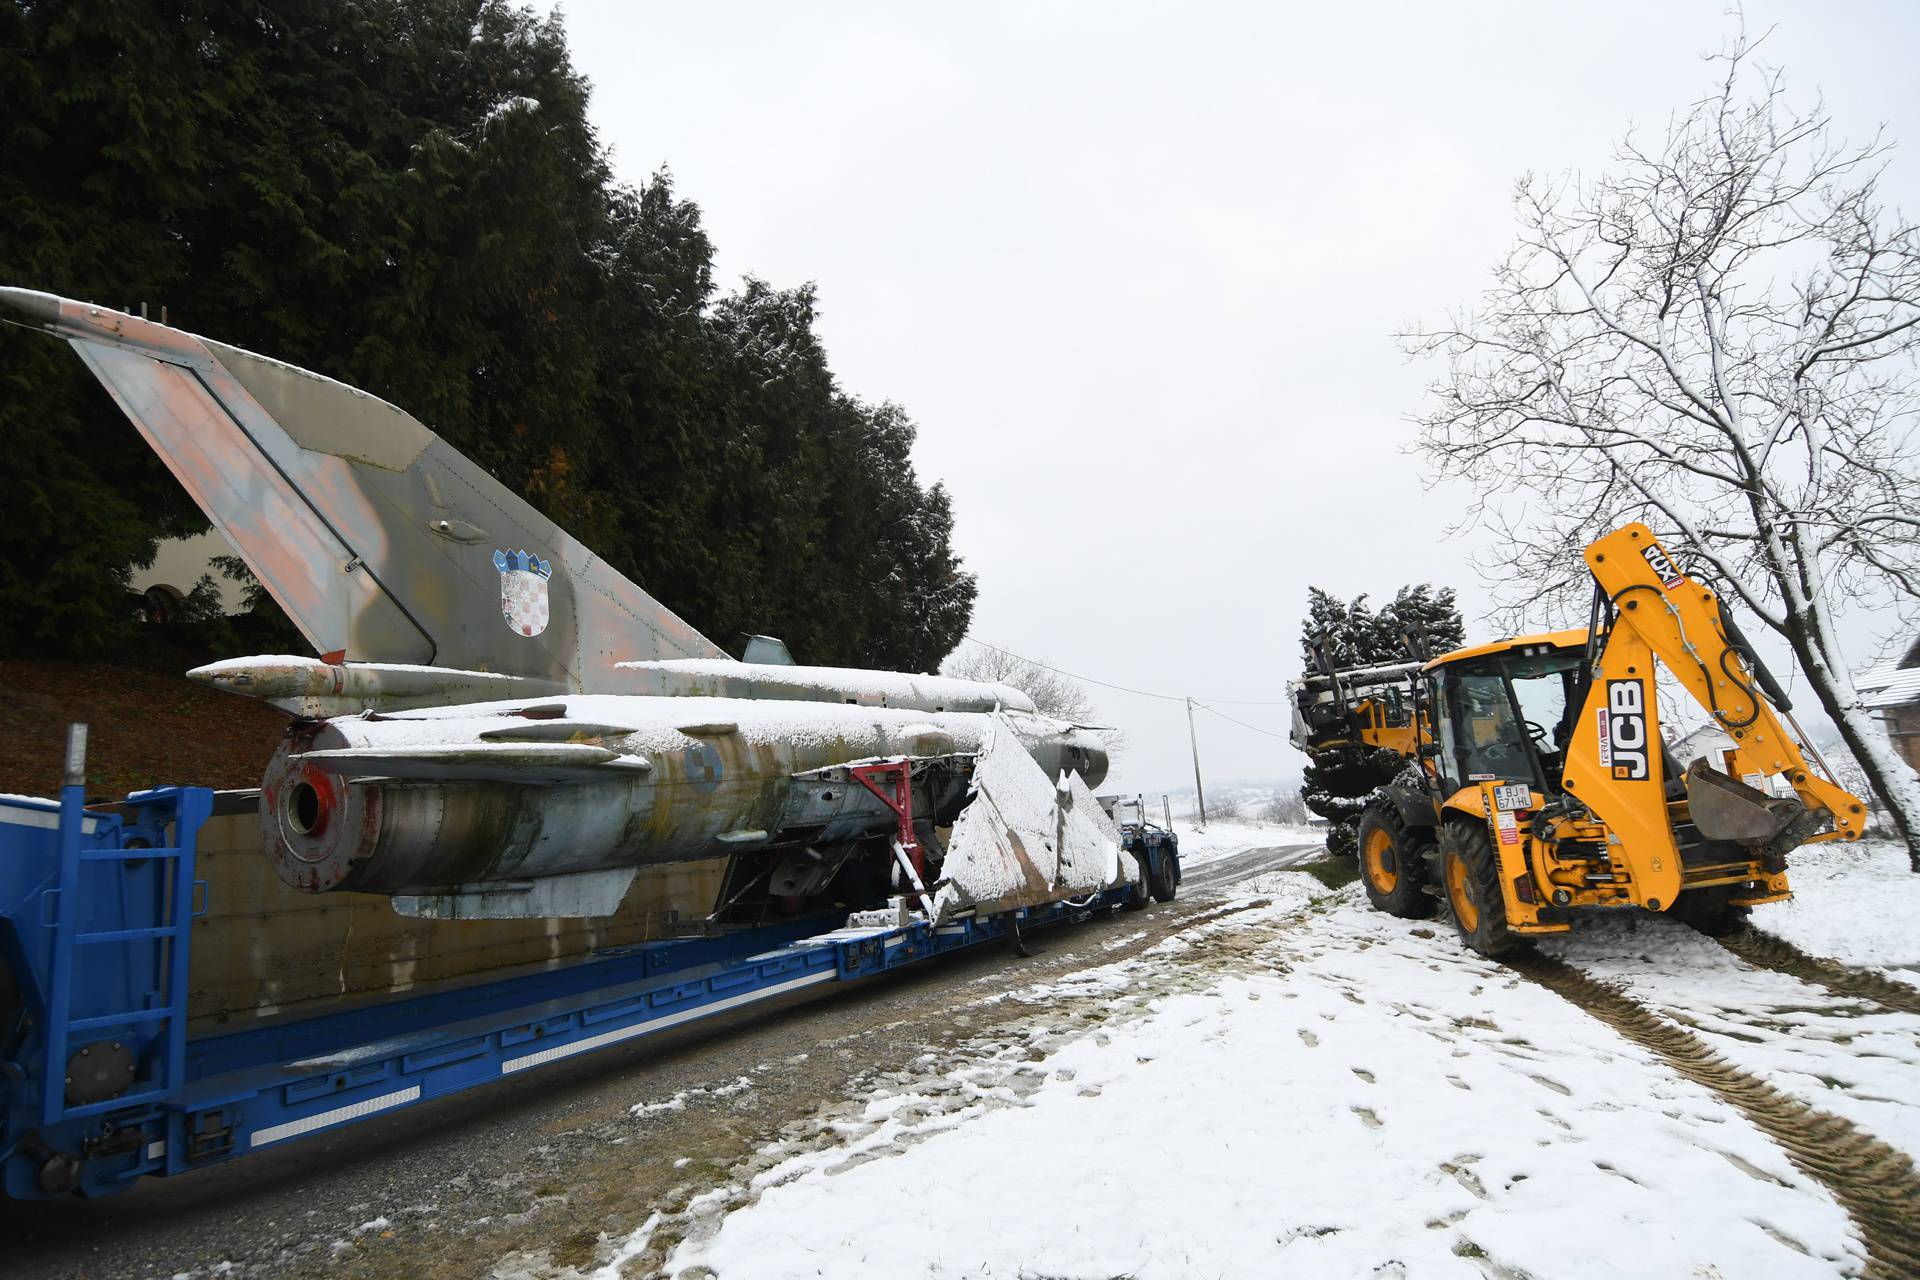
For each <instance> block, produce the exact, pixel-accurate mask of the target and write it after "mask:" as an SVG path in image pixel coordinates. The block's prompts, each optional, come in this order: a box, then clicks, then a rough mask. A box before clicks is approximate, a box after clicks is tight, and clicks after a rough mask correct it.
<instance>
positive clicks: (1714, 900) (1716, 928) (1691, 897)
mask: <svg viewBox="0 0 1920 1280" xmlns="http://www.w3.org/2000/svg"><path fill="white" fill-rule="evenodd" d="M1732 898H1733V889H1732V888H1731V887H1729V886H1727V885H1716V886H1715V887H1713V888H1711V889H1689V890H1687V891H1686V892H1684V893H1682V894H1681V895H1680V896H1679V897H1677V898H1675V899H1674V900H1673V905H1672V906H1671V907H1668V908H1667V914H1668V915H1670V916H1672V917H1673V918H1674V919H1675V920H1678V921H1679V922H1680V923H1681V924H1684V925H1686V926H1687V927H1688V928H1689V929H1693V930H1695V931H1696V932H1699V933H1704V934H1705V935H1706V936H1707V937H1709V938H1729V937H1732V936H1733V935H1734V934H1736V933H1741V932H1743V931H1745V929H1746V927H1747V916H1748V914H1749V913H1750V912H1751V910H1752V908H1750V907H1736V906H1734V905H1733V902H1732Z"/></svg>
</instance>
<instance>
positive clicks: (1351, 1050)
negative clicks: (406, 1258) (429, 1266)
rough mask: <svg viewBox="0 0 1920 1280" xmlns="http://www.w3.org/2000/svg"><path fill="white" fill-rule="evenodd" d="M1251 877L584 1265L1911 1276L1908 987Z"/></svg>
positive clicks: (767, 1271)
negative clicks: (1522, 932) (1840, 980)
mask: <svg viewBox="0 0 1920 1280" xmlns="http://www.w3.org/2000/svg"><path fill="white" fill-rule="evenodd" d="M1194 878H1195V879H1197V878H1198V877H1197V876H1196V877H1194ZM1245 888H1252V889H1255V890H1257V891H1258V892H1259V893H1261V895H1262V896H1264V897H1266V898H1269V899H1271V901H1270V903H1269V905H1267V906H1264V907H1261V908H1258V909H1256V910H1249V911H1245V912H1240V913H1237V914H1234V915H1231V916H1224V917H1222V918H1219V919H1217V920H1215V921H1213V922H1211V923H1208V924H1205V925H1203V926H1200V927H1198V928H1196V929H1192V930H1188V931H1185V932H1183V933H1181V934H1178V935H1176V936H1174V937H1171V938H1169V939H1167V940H1166V941H1164V942H1162V943H1160V944H1159V945H1157V946H1156V947H1154V948H1152V949H1150V950H1149V951H1147V952H1145V953H1143V954H1142V955H1140V956H1138V957H1135V958H1133V959H1130V960H1128V961H1125V962H1121V963H1117V964H1113V965H1109V966H1104V967H1102V968H1098V969H1094V970H1089V971H1086V972H1083V973H1080V974H1078V975H1075V977H1074V978H1073V979H1072V980H1070V981H1066V982H1057V983H1051V984H1045V985H1044V986H1041V987H1037V988H1035V989H1033V990H1032V991H1030V992H1025V993H1020V994H1018V995H1016V996H1013V997H1011V998H1012V999H1014V1000H1019V1001H1025V1002H1030V1003H1031V1005H1032V1007H1033V1008H1034V1010H1035V1014H1036V1016H1034V1017H1033V1018H1031V1019H1029V1020H1028V1021H1027V1022H1026V1023H1024V1024H1021V1025H1018V1026H1013V1027H1007V1028H1002V1029H1001V1030H1000V1031H999V1032H998V1033H996V1034H995V1035H992V1036H983V1037H980V1038H977V1039H976V1040H975V1041H973V1042H971V1043H969V1044H967V1045H964V1046H959V1047H958V1048H957V1050H956V1051H955V1052H952V1053H949V1054H946V1055H939V1054H931V1055H925V1056H923V1057H921V1058H919V1059H917V1060H916V1061H915V1063H914V1064H913V1066H914V1070H913V1071H912V1073H911V1074H910V1075H909V1077H908V1078H906V1079H904V1080H897V1081H892V1082H889V1083H888V1084H887V1085H886V1086H885V1087H882V1088H879V1089H876V1090H873V1091H871V1092H870V1093H868V1094H866V1095H864V1096H856V1097H851V1098H849V1099H847V1100H846V1101H845V1102H844V1103H842V1104H841V1105H839V1106H838V1107H831V1108H827V1109H825V1110H823V1111H822V1112H821V1113H820V1114H819V1115H818V1116H816V1117H815V1118H814V1119H813V1122H812V1123H811V1125H808V1126H800V1127H798V1128H796V1129H794V1130H793V1131H791V1132H789V1133H788V1134H787V1135H784V1136H783V1138H782V1140H781V1141H779V1142H777V1143H773V1144H769V1145H768V1146H767V1147H764V1148H763V1149H762V1150H761V1151H760V1152H758V1153H756V1156H755V1157H754V1158H753V1159H752V1160H750V1161H748V1162H746V1163H745V1164H744V1165H743V1166H740V1167H738V1168H736V1169H734V1170H731V1171H729V1173H730V1176H729V1177H728V1178H725V1179H721V1180H718V1181H717V1182H715V1183H713V1184H712V1185H710V1186H707V1187H705V1188H703V1189H700V1190H699V1191H697V1192H695V1193H693V1194H691V1195H689V1196H688V1198H687V1201H686V1203H685V1204H684V1205H682V1206H680V1207H679V1208H678V1210H677V1211H671V1212H664V1213H661V1214H659V1215H657V1216H656V1217H654V1218H653V1219H651V1220H650V1221H649V1222H648V1223H647V1224H646V1225H645V1226H644V1227H643V1228H642V1229H641V1230H640V1231H639V1232H636V1233H635V1234H634V1235H633V1236H631V1237H629V1238H628V1239H627V1240H626V1241H625V1242H624V1243H623V1244H621V1245H620V1247H619V1249H618V1250H617V1252H615V1253H614V1254H613V1255H612V1256H611V1257H610V1258H608V1259H606V1261H607V1262H608V1263H609V1265H608V1266H607V1267H606V1268H605V1269H604V1270H603V1271H602V1272H601V1274H605V1275H612V1274H616V1273H617V1272H618V1271H619V1268H620V1267H621V1265H622V1264H625V1265H626V1267H627V1268H628V1269H629V1270H628V1271H627V1273H628V1274H633V1273H638V1274H651V1273H654V1272H656V1271H658V1272H663V1273H664V1274H669V1275H676V1274H681V1273H683V1272H685V1271H686V1269H688V1268H692V1269H693V1270H692V1271H691V1272H690V1273H689V1274H692V1275H698V1276H705V1275H708V1274H710V1273H711V1274H713V1275H717V1276H718V1277H719V1278H720V1280H747V1278H756V1277H759V1278H771V1277H793V1276H816V1275H826V1276H849V1277H859V1276H875V1277H878V1276H889V1277H891V1276H913V1275H922V1276H929V1277H944V1276H971V1275H1029V1274H1041V1275H1049V1276H1055V1275H1057V1276H1089V1277H1092V1276H1115V1275H1128V1276H1139V1277H1148V1276H1196V1275H1199V1276H1216V1275H1218V1276H1237V1275H1301V1276H1315V1277H1320V1276H1382V1275H1385V1276H1418V1277H1425V1276H1449V1275H1458V1276H1473V1277H1484V1276H1528V1275H1530V1276H1553V1277H1563V1276H1572V1277H1580V1276H1594V1277H1613V1276H1620V1277H1626V1276H1635V1277H1638V1276H1701V1277H1737V1276H1760V1275H1765V1276H1769V1277H1772V1276H1820V1277H1829V1276H1846V1275H1858V1274H1870V1275H1887V1276H1895V1275H1912V1274H1916V1273H1920V1252H1916V1247H1917V1246H1920V1240H1916V1230H1917V1229H1920V1193H1917V1190H1916V1189H1917V1188H1920V1182H1916V1180H1915V1179H1914V1176H1913V1169H1912V1165H1911V1163H1910V1162H1909V1161H1908V1160H1907V1158H1906V1155H1905V1154H1904V1153H1906V1152H1912V1151H1913V1150H1914V1146H1913V1141H1914V1133H1915V1130H1914V1126H1915V1123H1916V1119H1917V1118H1920V1098H1916V1095H1920V1089H1916V1088H1915V1086H1916V1085H1920V1016H1916V1013H1915V1012H1914V1011H1912V1010H1911V1009H1903V1008H1897V1007H1889V1006H1888V1005H1885V1004H1880V1003H1876V1002H1874V1001H1872V1000H1866V999H1863V998H1861V997H1859V996H1857V995H1848V994H1845V993H1839V992H1835V991H1833V990H1831V989H1828V988H1826V987H1824V986H1821V985H1819V984H1816V983H1809V982H1805V981H1802V980H1801V979H1798V978H1795V977H1792V976H1790V975H1788V974H1784V973H1780V972H1776V971H1772V970H1769V969H1765V968H1756V967H1755V966H1753V965H1750V964H1747V963H1745V962H1743V961H1741V960H1740V959H1739V958H1737V957H1736V956H1735V955H1734V954H1733V953H1732V952H1730V951H1729V950H1727V949H1726V948H1724V947H1722V946H1721V945H1720V944H1718V943H1715V942H1712V941H1710V940H1707V939H1704V938H1701V937H1699V936H1698V935H1695V934H1693V933H1691V932H1689V931H1686V930H1684V929H1680V928H1678V927H1677V926H1675V925H1673V924H1672V922H1671V921H1667V920H1664V919H1656V918H1652V917H1640V918H1638V919H1636V920H1634V921H1627V920H1614V921H1606V922H1596V923H1595V925H1594V926H1593V927H1590V928H1588V929H1583V930H1582V931H1580V932H1579V933H1577V934H1576V935H1575V936H1574V937H1573V938H1571V939H1568V940H1565V941H1556V942H1554V943H1553V944H1552V945H1550V946H1548V947H1546V948H1543V957H1542V958H1541V959H1540V960H1538V961H1534V962H1530V963H1523V964H1521V965H1519V966H1517V967H1514V968H1509V967H1505V966H1499V965H1494V964H1490V963H1488V962H1485V961H1482V960H1480V959H1478V958H1477V957H1472V956H1470V955H1467V954H1464V953H1463V952H1462V950H1461V948H1460V947H1459V946H1458V944H1457V943H1456V941H1455V939H1454V938H1453V936H1452V932H1451V928H1450V926H1448V925H1447V924H1446V923H1445V922H1444V921H1438V922H1434V923H1430V924H1419V923H1415V922H1408V921H1400V920H1393V919H1390V918H1387V917H1384V916H1381V915H1379V914H1377V913H1374V912H1372V911H1370V910H1368V909H1367V908H1366V907H1365V904H1364V900H1362V899H1360V898H1359V896H1358V894H1357V893H1356V892H1355V891H1354V890H1352V889H1347V890H1344V891H1341V892H1339V893H1336V894H1331V895H1329V894H1326V893H1324V891H1322V890H1321V889H1320V887H1319V886H1318V885H1317V884H1316V883H1315V882H1313V881H1312V880H1310V879H1309V878H1308V877H1305V876H1302V875H1298V874H1291V873H1285V872H1279V873H1276V872H1272V871H1264V872H1262V873H1260V874H1259V875H1257V876H1254V877H1253V878H1252V880H1251V881H1250V882H1249V881H1242V882H1240V884H1239V885H1237V886H1236V889H1245ZM1556 975H1558V976H1556ZM1894 1003H1895V1004H1896V1005H1897V1004H1899V1003H1901V1002H1900V1001H1899V1000H1897V999H1896V1000H1895V1001H1894ZM1596 1213H1597V1214H1598V1226H1597V1225H1596V1219H1595V1217H1594V1216H1593V1215H1594V1214H1596ZM702 1268H705V1269H706V1270H702ZM530 1271H531V1272H532V1273H533V1274H541V1272H540V1269H539V1268H537V1267H535V1268H530Z"/></svg>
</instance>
